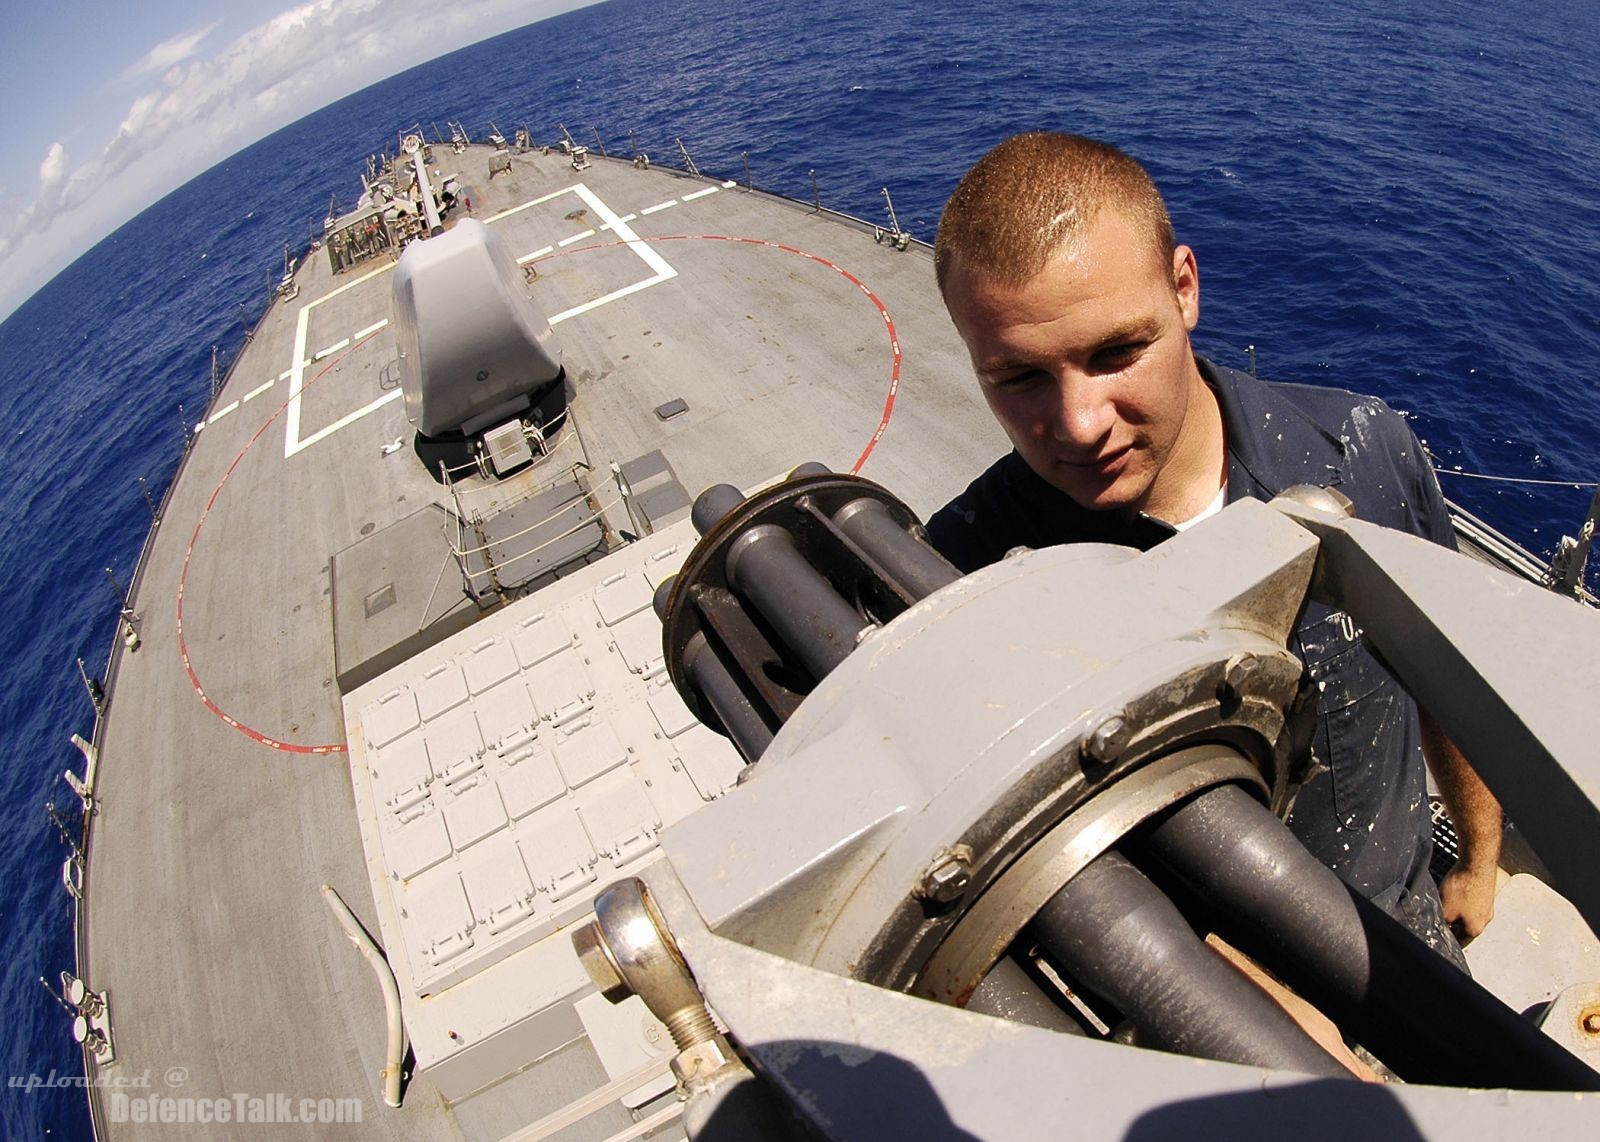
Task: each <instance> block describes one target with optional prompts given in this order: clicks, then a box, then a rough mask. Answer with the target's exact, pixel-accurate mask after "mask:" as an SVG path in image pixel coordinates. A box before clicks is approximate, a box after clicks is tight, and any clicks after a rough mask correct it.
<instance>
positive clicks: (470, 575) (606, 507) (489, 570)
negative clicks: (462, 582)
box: [457, 496, 622, 584]
mask: <svg viewBox="0 0 1600 1142" xmlns="http://www.w3.org/2000/svg"><path fill="white" fill-rule="evenodd" d="M621 498H622V497H621V496H618V497H617V499H615V500H612V501H611V502H610V503H607V504H602V505H600V509H599V510H598V511H596V512H595V513H594V514H593V515H591V516H590V517H589V518H588V519H586V520H583V521H582V522H581V523H576V524H574V525H573V526H571V527H569V528H568V529H567V530H566V531H563V532H562V533H561V534H560V535H552V536H551V537H550V538H549V539H547V540H545V541H544V542H543V543H541V544H539V545H538V546H537V547H530V548H528V550H526V551H523V552H521V553H519V554H517V555H513V556H512V557H511V558H510V559H507V560H505V561H503V562H500V563H496V562H494V561H493V560H492V559H488V560H486V561H485V562H486V563H487V564H488V566H487V567H486V568H485V569H484V570H482V571H468V570H467V569H466V565H465V561H464V559H463V558H462V554H464V553H462V554H458V555H457V562H458V563H461V564H462V568H461V574H462V575H463V576H464V577H465V578H466V579H467V581H468V582H469V583H473V584H476V582H477V579H478V578H479V577H481V576H484V575H488V576H491V582H492V581H493V578H492V577H493V575H494V573H495V571H497V570H501V569H504V568H506V567H510V566H511V565H512V564H513V563H516V562H517V561H518V560H520V559H526V558H527V557H528V556H530V555H535V554H537V553H538V552H540V551H543V550H544V549H545V548H546V547H549V546H550V545H551V544H552V543H555V542H556V541H557V540H561V539H566V538H567V537H568V536H569V535H576V534H577V533H578V532H580V531H582V530H583V529H584V528H586V527H588V526H589V525H590V524H591V523H593V522H595V520H596V519H598V518H600V517H601V516H602V515H604V514H605V513H606V512H608V511H610V510H611V509H612V508H614V507H616V506H617V504H618V503H619V502H620V501H621ZM561 510H562V511H566V510H567V509H566V508H562V509H561ZM548 518H551V519H553V518H555V517H554V516H550V517H548ZM529 530H532V529H531V528H530V529H529ZM518 534H526V533H525V532H519V533H518ZM473 550H476V551H484V550H487V549H486V548H474V549H473Z"/></svg>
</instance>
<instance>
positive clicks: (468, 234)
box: [394, 218, 561, 436]
mask: <svg viewBox="0 0 1600 1142" xmlns="http://www.w3.org/2000/svg"><path fill="white" fill-rule="evenodd" d="M394 325H395V339H396V341H397V343H398V348H399V351H400V386H401V388H402V389H403V390H404V392H405V408H406V419H407V420H409V421H410V422H411V424H412V426H413V427H415V428H416V429H417V431H418V432H421V433H422V434H423V435H425V436H438V435H440V434H442V433H447V432H455V431H463V432H467V433H469V434H470V433H471V432H473V431H476V429H478V428H483V427H486V426H487V425H489V424H492V423H495V422H497V421H499V420H504V419H506V418H508V417H510V416H513V415H515V414H516V413H518V412H521V411H523V410H524V409H526V408H527V407H528V406H529V403H530V402H529V399H528V395H529V394H530V393H532V392H534V391H535V390H537V389H538V388H539V387H540V386H542V385H546V384H549V383H550V382H551V381H554V380H555V379H556V378H558V377H559V376H560V375H561V361H560V354H559V352H558V351H557V350H556V348H555V346H554V345H553V343H552V336H551V332H550V323H549V321H547V320H546V319H545V316H544V314H543V313H542V312H541V311H540V309H539V307H538V306H537V305H536V304H535V303H534V301H533V297H532V295H531V294H530V293H529V292H528V286H527V282H526V280H525V279H524V277H523V273H522V270H521V268H520V267H519V266H518V265H517V262H516V259H515V258H513V257H512V256H511V252H510V251H509V250H507V249H506V247H505V246H504V244H503V243H502V242H501V241H500V239H499V238H497V237H495V236H494V234H493V233H491V232H490V230H489V228H488V227H487V226H485V225H484V224H483V223H482V222H480V221H478V220H477V219H475V218H468V219H464V220H462V221H461V222H458V223H456V225H455V226H453V227H451V228H450V230H448V231H447V232H445V233H443V234H440V235H439V236H438V237H436V238H429V239H427V240H426V241H422V242H413V243H412V244H411V245H410V246H408V247H406V251H405V253H404V254H402V255H401V256H400V264H399V265H398V266H397V267H395V273H394Z"/></svg>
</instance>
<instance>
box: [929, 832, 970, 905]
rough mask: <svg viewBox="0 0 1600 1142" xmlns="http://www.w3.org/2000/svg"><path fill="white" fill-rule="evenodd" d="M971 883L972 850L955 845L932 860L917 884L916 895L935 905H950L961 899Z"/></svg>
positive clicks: (964, 846)
mask: <svg viewBox="0 0 1600 1142" xmlns="http://www.w3.org/2000/svg"><path fill="white" fill-rule="evenodd" d="M971 883H972V850H971V849H970V848H968V847H967V846H966V845H956V846H955V847H954V848H950V849H946V850H945V851H943V852H941V853H939V854H938V855H937V856H935V857H934V858H933V860H932V861H931V862H930V863H929V864H928V868H927V871H926V872H924V873H923V874H922V879H921V880H920V881H918V882H917V895H918V896H920V897H922V898H923V899H924V900H931V901H933V902H934V903H936V904H951V903H954V902H955V901H957V900H959V899H961V897H962V895H963V894H965V892H966V891H967V886H968V885H970V884H971Z"/></svg>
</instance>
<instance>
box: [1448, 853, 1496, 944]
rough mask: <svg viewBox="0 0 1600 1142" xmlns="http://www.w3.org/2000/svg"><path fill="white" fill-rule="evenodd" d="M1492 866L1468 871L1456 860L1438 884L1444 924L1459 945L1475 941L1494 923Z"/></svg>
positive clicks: (1468, 869) (1493, 871)
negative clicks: (1452, 933) (1453, 933)
mask: <svg viewBox="0 0 1600 1142" xmlns="http://www.w3.org/2000/svg"><path fill="white" fill-rule="evenodd" d="M1495 873H1496V869H1495V866H1494V865H1492V864H1491V865H1489V866H1488V867H1487V868H1483V867H1480V866H1472V867H1469V866H1468V865H1467V862H1466V861H1464V860H1458V861H1456V863H1455V867H1454V868H1452V869H1451V870H1450V871H1449V872H1447V873H1446V874H1445V877H1444V880H1442V881H1440V883H1439V899H1440V901H1441V902H1442V903H1443V904H1444V918H1445V923H1447V924H1449V925H1450V928H1451V930H1452V931H1454V932H1455V934H1456V939H1458V940H1460V941H1461V942H1462V943H1466V942H1467V941H1468V940H1471V939H1473V938H1475V937H1476V936H1477V935H1478V934H1479V933H1480V932H1482V931H1483V929H1484V928H1485V927H1486V926H1487V925H1488V923H1489V921H1490V920H1493V919H1494V893H1495V887H1496V885H1495Z"/></svg>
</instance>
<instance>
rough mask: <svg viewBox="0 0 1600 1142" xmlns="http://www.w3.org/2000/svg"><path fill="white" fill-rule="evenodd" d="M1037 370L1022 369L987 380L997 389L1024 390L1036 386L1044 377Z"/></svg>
mask: <svg viewBox="0 0 1600 1142" xmlns="http://www.w3.org/2000/svg"><path fill="white" fill-rule="evenodd" d="M1044 375H1045V374H1044V373H1043V372H1042V371H1041V370H1039V369H1022V370H1019V371H1018V372H1015V373H1001V374H999V375H997V376H993V377H990V378H989V383H990V384H991V385H993V386H994V387H995V388H997V389H1013V390H1015V389H1025V388H1028V387H1030V386H1032V385H1035V384H1038V383H1039V381H1040V380H1041V379H1042V378H1043V377H1044Z"/></svg>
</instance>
